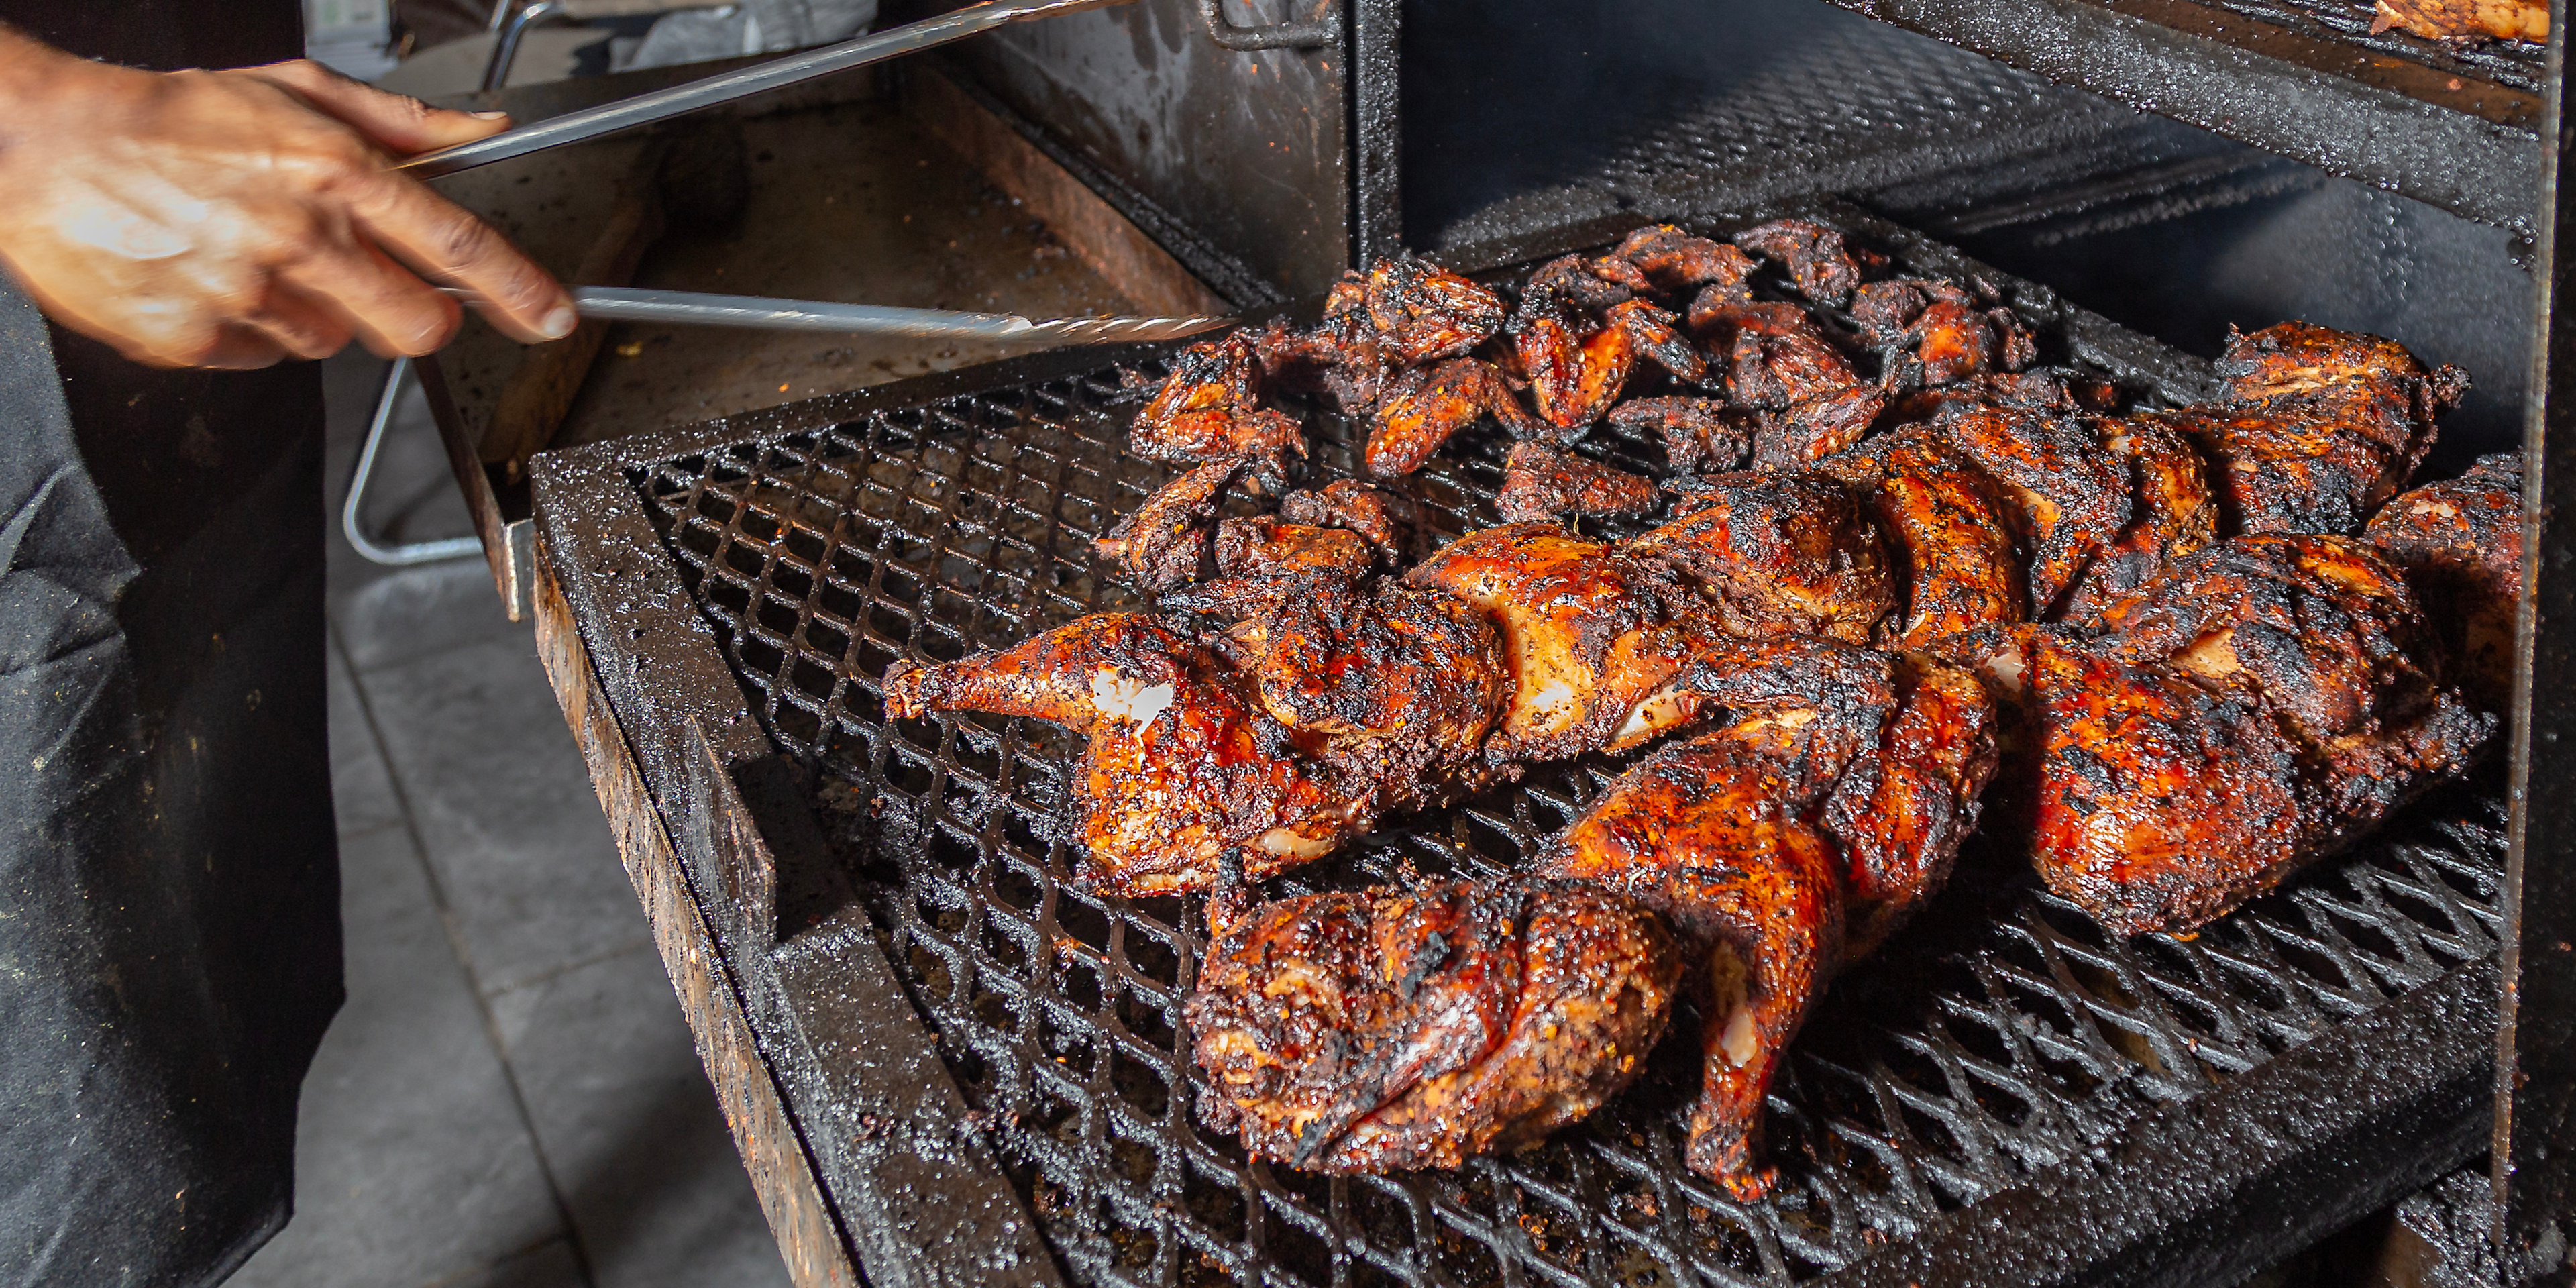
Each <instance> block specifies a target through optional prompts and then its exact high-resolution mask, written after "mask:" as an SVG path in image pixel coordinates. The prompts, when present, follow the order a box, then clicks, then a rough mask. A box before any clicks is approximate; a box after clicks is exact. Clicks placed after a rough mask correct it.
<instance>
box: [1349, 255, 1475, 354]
mask: <svg viewBox="0 0 2576 1288" xmlns="http://www.w3.org/2000/svg"><path fill="white" fill-rule="evenodd" d="M1362 299H1363V300H1364V302H1365V304H1366V307H1367V310H1368V317H1369V321H1370V322H1371V323H1372V324H1373V325H1375V326H1376V328H1377V330H1378V333H1379V335H1380V336H1381V337H1383V343H1384V344H1385V345H1386V347H1387V349H1388V351H1389V352H1390V353H1392V354H1393V355H1394V357H1395V359H1396V361H1397V362H1399V363H1401V364H1403V365H1405V366H1408V367H1410V366H1419V365H1421V364H1423V363H1426V362H1430V361H1433V360H1434V359H1438V358H1454V357H1456V356H1458V355H1459V354H1462V353H1465V352H1466V351H1468V350H1469V349H1473V348H1475V347H1476V346H1477V345H1480V344H1483V343H1484V342H1485V341H1486V340H1487V339H1490V338H1491V337H1492V336H1493V334H1494V333H1495V332H1496V331H1499V330H1501V329H1502V325H1503V313H1504V310H1503V298H1502V297H1501V296H1499V295H1496V294H1494V293H1493V292H1492V291H1490V290H1487V289H1486V288H1484V287H1482V286H1478V285H1477V284H1475V283H1474V282H1471V281H1468V280H1467V279H1466V278H1463V277H1460V276H1459V275H1457V274H1456V273H1452V272H1450V271H1449V270H1447V269H1445V268H1442V267H1440V266H1439V265H1437V264H1434V263H1432V262H1431V261H1429V260H1425V259H1414V258H1411V257H1405V258H1399V259H1382V260H1379V261H1378V262H1377V263H1376V264H1375V265H1374V266H1372V267H1371V268H1370V269H1369V273H1368V280H1367V285H1366V287H1365V288H1364V291H1363V295H1362Z"/></svg>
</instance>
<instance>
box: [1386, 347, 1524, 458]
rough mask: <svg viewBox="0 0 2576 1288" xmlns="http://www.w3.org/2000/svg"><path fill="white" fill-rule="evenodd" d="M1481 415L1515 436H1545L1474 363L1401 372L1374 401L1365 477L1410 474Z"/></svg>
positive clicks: (1496, 377)
mask: <svg viewBox="0 0 2576 1288" xmlns="http://www.w3.org/2000/svg"><path fill="white" fill-rule="evenodd" d="M1485 416H1492V417H1493V418H1495V419H1496V420H1497V421H1499V422H1501V423H1502V426H1503V428H1504V429H1506V430H1508V431H1510V432H1511V433H1512V434H1514V435H1515V436H1519V437H1529V436H1532V435H1535V434H1542V433H1548V432H1550V430H1549V428H1548V427H1547V426H1545V425H1541V424H1539V423H1537V422H1536V421H1534V420H1532V419H1531V417H1530V415H1529V413H1528V412H1526V411H1523V410H1522V409H1521V405H1520V400H1519V399H1518V398H1516V397H1514V396H1513V394H1512V391H1511V387H1510V386H1508V385H1506V384H1504V383H1503V378H1502V376H1501V375H1500V374H1499V373H1497V372H1496V371H1495V370H1494V369H1493V368H1492V367H1491V366H1488V365H1486V364H1485V363H1483V362H1479V361H1477V360H1476V359H1474V358H1451V359H1449V360H1447V361H1445V362H1442V363H1440V364H1439V365H1437V366H1431V367H1416V368H1414V369H1412V370H1410V371H1406V372H1405V373H1403V374H1402V375H1399V376H1397V377H1395V378H1394V379H1393V380H1391V381H1389V382H1388V384H1387V386H1386V391H1385V394H1384V395H1383V397H1382V398H1381V399H1380V401H1379V402H1378V406H1377V416H1376V420H1375V423H1374V424H1373V425H1372V427H1371V428H1370V430H1369V440H1368V448H1367V452H1366V460H1367V463H1368V472H1369V473H1370V474H1371V475H1373V476H1375V477H1377V478H1382V479H1391V478H1397V477H1400V476H1402V475H1406V474H1410V473H1412V472H1413V471H1415V470H1417V469H1420V468H1421V467H1422V463H1423V462H1424V461H1427V460H1429V459H1431V454H1432V453H1433V452H1436V451H1439V450H1440V445H1441V444H1442V443H1446V442H1448V441H1449V436H1450V435H1452V434H1455V433H1457V432H1458V431H1459V430H1462V429H1465V428H1466V427H1467V426H1469V425H1472V424H1475V423H1476V421H1477V420H1478V419H1480V418H1482V417H1485Z"/></svg>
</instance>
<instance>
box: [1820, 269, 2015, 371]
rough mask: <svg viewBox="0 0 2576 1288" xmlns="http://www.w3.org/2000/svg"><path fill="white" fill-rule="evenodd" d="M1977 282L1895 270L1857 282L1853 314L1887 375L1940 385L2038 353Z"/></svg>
mask: <svg viewBox="0 0 2576 1288" xmlns="http://www.w3.org/2000/svg"><path fill="white" fill-rule="evenodd" d="M1974 285H1975V284H1962V283H1959V282H1952V281H1945V280H1940V279H1926V278H1900V279H1897V280H1894V281H1886V282H1872V283H1870V284H1869V285H1867V286H1864V287H1862V288H1860V290H1859V292H1858V293H1857V294H1856V295H1855V296H1854V297H1853V299H1852V318H1853V320H1854V321H1856V322H1858V323H1859V324H1860V331H1861V339H1862V341H1863V342H1864V343H1866V344H1868V345H1869V346H1870V347H1872V348H1874V349H1877V350H1878V351H1879V354H1880V357H1881V360H1882V362H1883V363H1884V366H1885V370H1886V376H1885V382H1886V383H1888V384H1891V385H1901V386H1906V387H1914V386H1922V387H1928V388H1939V387H1941V386H1944V385H1950V384H1956V383H1958V382H1960V381H1963V380H1968V379H1971V378H1973V377H1979V376H1990V375H1995V374H1998V373H2004V372H2014V371H2019V370H2021V369H2022V368H2023V367H2026V366H2029V365H2030V364H2031V363H2032V362H2033V361H2034V360H2036V359H2037V358H2038V356H2039V351H2038V347H2037V344H2036V342H2035V341H2034V340H2033V339H2032V337H2031V334H2030V329H2029V328H2028V327H2025V326H2023V325H2022V324H2021V321H2020V319H2019V318H2017V317H2015V316H2014V315H2013V312H2012V310H2010V309H2007V308H2002V307H2000V306H1999V305H1998V303H1997V297H1996V296H1994V295H1993V294H1992V293H1991V292H1983V291H1978V290H1972V286H1974Z"/></svg>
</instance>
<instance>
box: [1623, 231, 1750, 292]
mask: <svg viewBox="0 0 2576 1288" xmlns="http://www.w3.org/2000/svg"><path fill="white" fill-rule="evenodd" d="M1609 258H1611V259H1618V260H1625V261H1627V262H1628V263H1630V264H1633V265H1635V266H1636V267H1637V269H1638V271H1639V272H1640V273H1642V274H1643V275H1644V276H1645V278H1646V281H1647V282H1648V283H1649V284H1650V285H1651V286H1652V287H1653V288H1654V289H1655V290H1656V291H1659V292H1662V293H1664V294H1667V295H1686V294H1689V293H1691V292H1694V291H1698V290H1701V289H1704V288H1706V287H1709V286H1725V287H1740V286H1742V285H1743V283H1744V279H1745V277H1746V275H1748V274H1750V273H1751V272H1752V271H1753V257H1752V256H1750V255H1747V254H1745V253H1744V252H1743V251H1742V250H1740V249H1738V248H1736V247H1734V246H1730V245H1728V244H1726V243H1725V242H1721V241H1713V240H1711V239H1709V238H1706V237H1695V236H1693V235H1691V234H1689V233H1686V232H1683V231H1682V230H1681V229H1679V228H1675V227H1673V226H1672V225H1671V224H1649V225H1647V226H1646V227H1644V228H1640V229H1638V230H1637V231H1635V232H1633V233H1630V234H1628V236H1627V238H1626V239H1625V240H1623V241H1621V242H1620V243H1619V246H1618V248H1617V249H1615V250H1613V251H1611V252H1610V255H1609Z"/></svg>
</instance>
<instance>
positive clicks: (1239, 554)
mask: <svg viewBox="0 0 2576 1288" xmlns="http://www.w3.org/2000/svg"><path fill="white" fill-rule="evenodd" d="M1209 554H1210V556H1211V562H1212V563H1213V564H1214V565H1215V568H1216V575H1217V576H1219V577H1228V578H1264V579H1276V578H1283V577H1298V576H1303V575H1305V574H1308V573H1347V574H1350V575H1352V576H1357V575H1359V574H1360V573H1363V572H1366V571H1368V567H1369V565H1370V564H1371V563H1373V562H1375V561H1376V558H1377V552H1376V551H1375V550H1373V549H1371V548H1370V547H1369V543H1368V539H1367V538H1365V537H1362V536H1361V535H1360V534H1358V533H1356V532H1353V531H1350V530H1349V529H1347V528H1325V527H1317V526H1315V525H1313V524H1307V523H1290V522H1288V521H1287V520H1285V519H1282V518H1280V517H1279V516H1278V515H1275V514H1257V515H1245V516H1240V517H1237V518H1232V519H1226V520H1224V521H1222V522H1220V523H1218V524H1217V525H1216V531H1215V534H1214V539H1213V540H1211V541H1210V542H1209Z"/></svg>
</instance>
